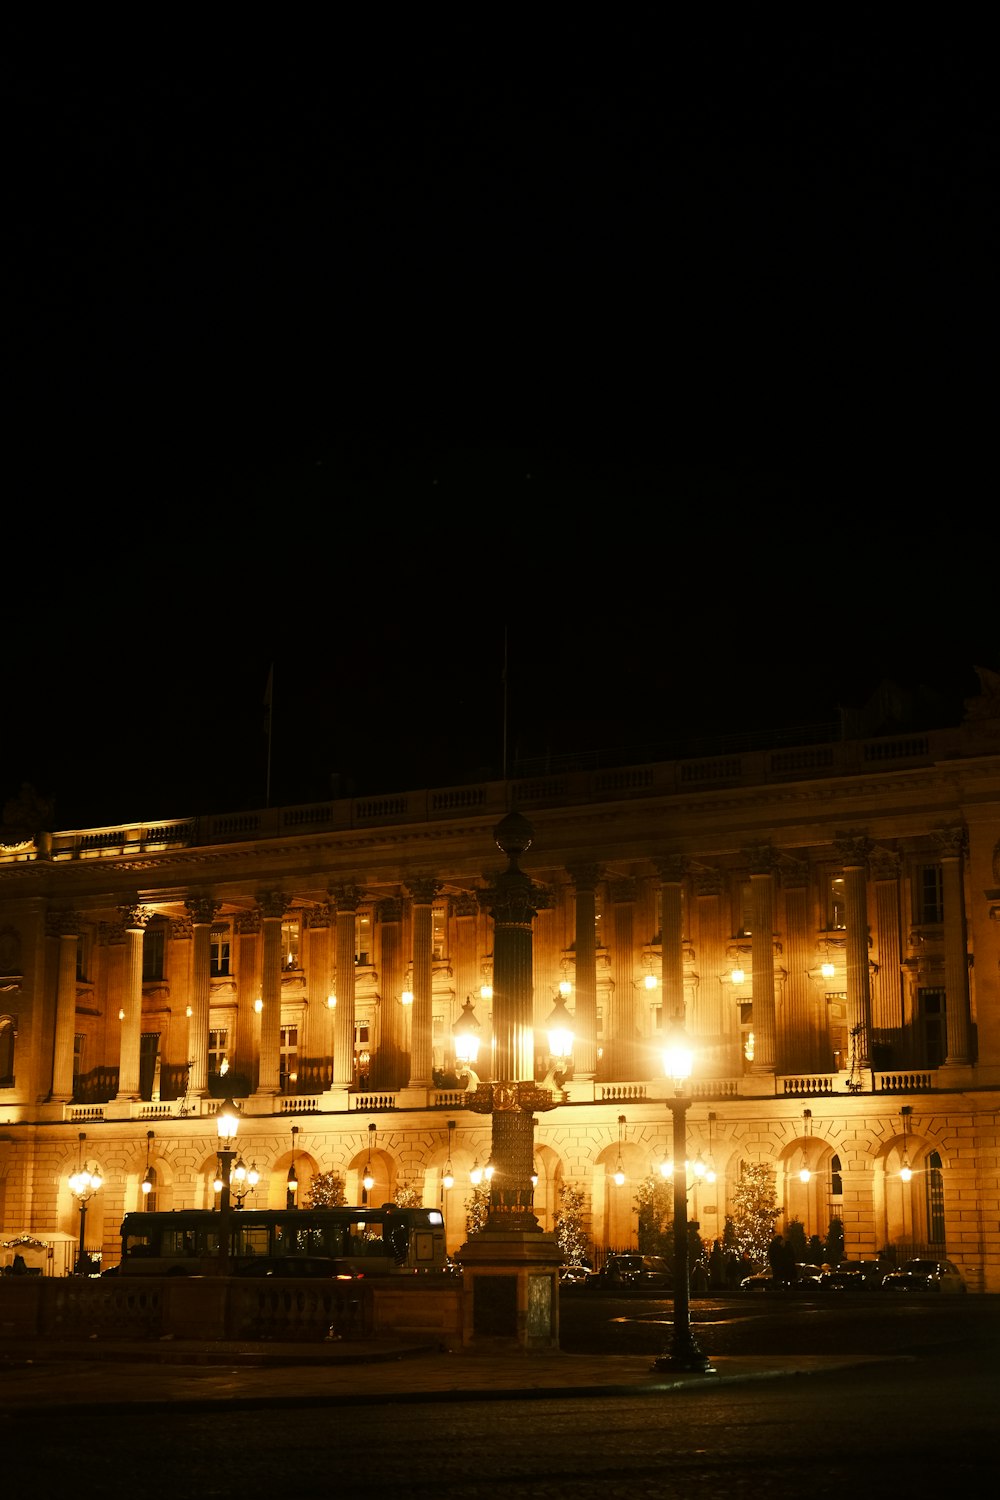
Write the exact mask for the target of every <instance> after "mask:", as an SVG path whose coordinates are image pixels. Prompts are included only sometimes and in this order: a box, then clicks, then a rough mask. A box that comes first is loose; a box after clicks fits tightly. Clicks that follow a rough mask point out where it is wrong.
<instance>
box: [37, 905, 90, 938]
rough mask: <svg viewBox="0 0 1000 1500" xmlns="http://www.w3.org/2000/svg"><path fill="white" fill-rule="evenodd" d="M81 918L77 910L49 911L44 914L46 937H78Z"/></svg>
mask: <svg viewBox="0 0 1000 1500" xmlns="http://www.w3.org/2000/svg"><path fill="white" fill-rule="evenodd" d="M82 923H83V918H82V917H81V915H80V913H79V912H78V911H67V910H65V909H61V910H55V911H50V912H47V913H46V916H45V935H46V937H78V936H79V935H80V929H81V926H82Z"/></svg>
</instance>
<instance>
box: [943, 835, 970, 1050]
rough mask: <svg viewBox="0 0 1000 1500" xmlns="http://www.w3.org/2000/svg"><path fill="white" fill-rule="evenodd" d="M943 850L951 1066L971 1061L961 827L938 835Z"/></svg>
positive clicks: (947, 1013) (964, 836) (963, 843)
mask: <svg viewBox="0 0 1000 1500" xmlns="http://www.w3.org/2000/svg"><path fill="white" fill-rule="evenodd" d="M937 843H938V847H939V848H940V850H941V877H942V878H941V887H942V890H941V893H942V896H943V898H944V990H945V1022H946V1024H947V1028H948V1055H947V1057H946V1058H945V1063H946V1065H947V1066H948V1067H953V1066H961V1065H963V1064H966V1063H968V1062H969V949H968V939H967V933H966V916H965V896H964V880H963V874H962V866H963V857H964V854H965V848H966V833H965V829H964V828H961V827H956V828H946V829H943V830H942V831H941V832H940V833H939V834H938V836H937Z"/></svg>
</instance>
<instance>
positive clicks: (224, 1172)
mask: <svg viewBox="0 0 1000 1500" xmlns="http://www.w3.org/2000/svg"><path fill="white" fill-rule="evenodd" d="M239 1128H240V1114H239V1110H238V1109H237V1108H236V1105H235V1104H234V1103H233V1101H232V1099H227V1100H226V1101H225V1102H224V1103H223V1104H221V1105H220V1106H219V1110H218V1113H217V1114H216V1116H215V1129H216V1133H217V1134H218V1137H219V1151H218V1155H219V1175H218V1177H217V1178H216V1182H217V1184H218V1192H219V1209H220V1212H221V1223H220V1226H219V1265H220V1267H221V1269H222V1270H223V1271H227V1270H228V1269H229V1208H230V1203H229V1193H230V1188H231V1187H232V1181H233V1160H234V1158H235V1156H236V1135H237V1132H238V1131H239Z"/></svg>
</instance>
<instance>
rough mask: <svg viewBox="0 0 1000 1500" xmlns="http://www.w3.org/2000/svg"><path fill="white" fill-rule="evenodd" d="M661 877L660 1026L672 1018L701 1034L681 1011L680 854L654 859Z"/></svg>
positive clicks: (692, 1033) (684, 869) (683, 871)
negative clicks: (661, 980) (661, 985)
mask: <svg viewBox="0 0 1000 1500" xmlns="http://www.w3.org/2000/svg"><path fill="white" fill-rule="evenodd" d="M655 865H656V870H657V873H658V875H659V877H660V910H661V924H662V925H661V930H660V968H661V970H662V974H663V1029H664V1032H666V1031H668V1030H669V1028H670V1025H671V1023H672V1022H674V1021H676V1022H680V1023H683V1024H684V1025H685V1028H686V1029H687V1031H688V1035H689V1036H690V1037H691V1038H692V1039H694V1038H696V1037H700V1036H701V1028H700V1027H696V1026H695V1025H694V1022H693V1018H690V1019H685V1015H684V915H683V912H684V907H683V901H682V899H681V897H682V892H683V888H684V876H685V874H686V873H687V861H686V860H685V859H682V858H681V857H680V856H679V855H671V856H670V857H669V858H667V859H658V860H656V861H655Z"/></svg>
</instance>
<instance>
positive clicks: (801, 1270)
mask: <svg viewBox="0 0 1000 1500" xmlns="http://www.w3.org/2000/svg"><path fill="white" fill-rule="evenodd" d="M822 1275H823V1268H822V1266H814V1265H812V1264H811V1263H806V1262H802V1263H796V1266H795V1285H796V1286H818V1285H819V1283H820V1278H821V1276H822ZM787 1290H788V1282H787V1281H779V1282H776V1281H775V1279H774V1277H773V1275H772V1274H771V1272H770V1271H755V1272H754V1273H753V1275H752V1276H744V1278H743V1280H742V1281H741V1282H740V1291H742V1292H778V1291H787Z"/></svg>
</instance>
